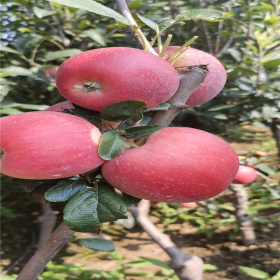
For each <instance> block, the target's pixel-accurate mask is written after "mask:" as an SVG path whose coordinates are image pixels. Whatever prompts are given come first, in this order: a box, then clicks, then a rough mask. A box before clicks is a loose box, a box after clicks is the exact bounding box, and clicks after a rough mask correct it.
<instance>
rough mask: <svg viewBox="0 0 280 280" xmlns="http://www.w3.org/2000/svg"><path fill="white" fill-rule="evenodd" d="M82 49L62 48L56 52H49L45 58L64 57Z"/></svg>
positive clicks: (47, 59)
mask: <svg viewBox="0 0 280 280" xmlns="http://www.w3.org/2000/svg"><path fill="white" fill-rule="evenodd" d="M81 52H82V51H81V50H79V49H68V50H61V51H55V52H49V53H47V54H46V55H45V57H44V59H45V60H46V61H50V60H55V59H58V58H62V57H70V56H73V55H76V54H79V53H81Z"/></svg>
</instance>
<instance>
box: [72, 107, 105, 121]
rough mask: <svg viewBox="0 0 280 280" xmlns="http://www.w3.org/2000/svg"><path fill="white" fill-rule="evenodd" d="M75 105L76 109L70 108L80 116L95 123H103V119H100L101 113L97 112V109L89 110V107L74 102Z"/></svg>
mask: <svg viewBox="0 0 280 280" xmlns="http://www.w3.org/2000/svg"><path fill="white" fill-rule="evenodd" d="M73 106H74V107H75V108H74V109H70V111H71V112H72V113H73V114H74V115H76V116H78V117H81V118H83V119H85V120H87V121H89V122H91V123H94V124H101V123H102V121H101V119H100V116H99V113H97V112H95V111H92V110H89V109H85V108H83V107H80V106H78V105H76V104H73Z"/></svg>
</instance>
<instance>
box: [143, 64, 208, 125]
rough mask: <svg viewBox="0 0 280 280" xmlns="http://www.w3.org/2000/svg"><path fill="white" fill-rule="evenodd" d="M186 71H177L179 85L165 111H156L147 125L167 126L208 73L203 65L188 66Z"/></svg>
mask: <svg viewBox="0 0 280 280" xmlns="http://www.w3.org/2000/svg"><path fill="white" fill-rule="evenodd" d="M185 69H187V71H186V72H184V73H183V72H179V77H180V85H179V88H178V90H177V92H176V93H175V94H174V96H172V97H171V99H170V100H169V101H167V103H169V104H170V107H169V109H168V110H167V111H158V112H157V113H156V114H155V115H154V117H153V118H152V119H151V121H150V122H149V125H156V124H157V125H162V126H168V125H169V124H170V123H171V122H172V120H173V119H174V118H175V117H176V116H177V114H178V113H180V112H181V111H182V110H183V109H186V107H185V104H186V102H187V100H188V98H189V97H190V96H191V94H192V93H193V91H194V90H195V89H196V88H197V86H199V85H200V84H201V83H202V82H203V81H204V79H205V78H206V76H207V74H208V70H207V67H205V65H200V66H199V65H198V66H189V67H187V68H185Z"/></svg>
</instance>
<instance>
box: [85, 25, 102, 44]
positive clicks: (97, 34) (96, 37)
mask: <svg viewBox="0 0 280 280" xmlns="http://www.w3.org/2000/svg"><path fill="white" fill-rule="evenodd" d="M83 34H84V35H85V36H88V37H89V38H91V39H92V40H93V41H95V42H97V43H98V44H99V45H101V46H103V47H105V46H106V44H107V40H106V33H105V31H104V30H102V29H100V28H99V29H88V30H85V31H84V32H83Z"/></svg>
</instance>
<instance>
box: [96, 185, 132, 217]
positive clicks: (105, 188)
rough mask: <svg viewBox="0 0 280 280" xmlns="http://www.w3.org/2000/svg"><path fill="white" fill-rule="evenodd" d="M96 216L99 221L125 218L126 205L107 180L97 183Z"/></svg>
mask: <svg viewBox="0 0 280 280" xmlns="http://www.w3.org/2000/svg"><path fill="white" fill-rule="evenodd" d="M97 210H98V216H99V221H100V223H105V222H113V221H116V220H117V219H126V218H127V216H126V211H127V205H126V204H125V203H124V201H123V200H122V199H121V197H120V196H119V195H118V194H117V193H116V191H115V189H114V188H113V187H112V186H111V185H110V184H108V183H107V182H99V183H98V206H97Z"/></svg>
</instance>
